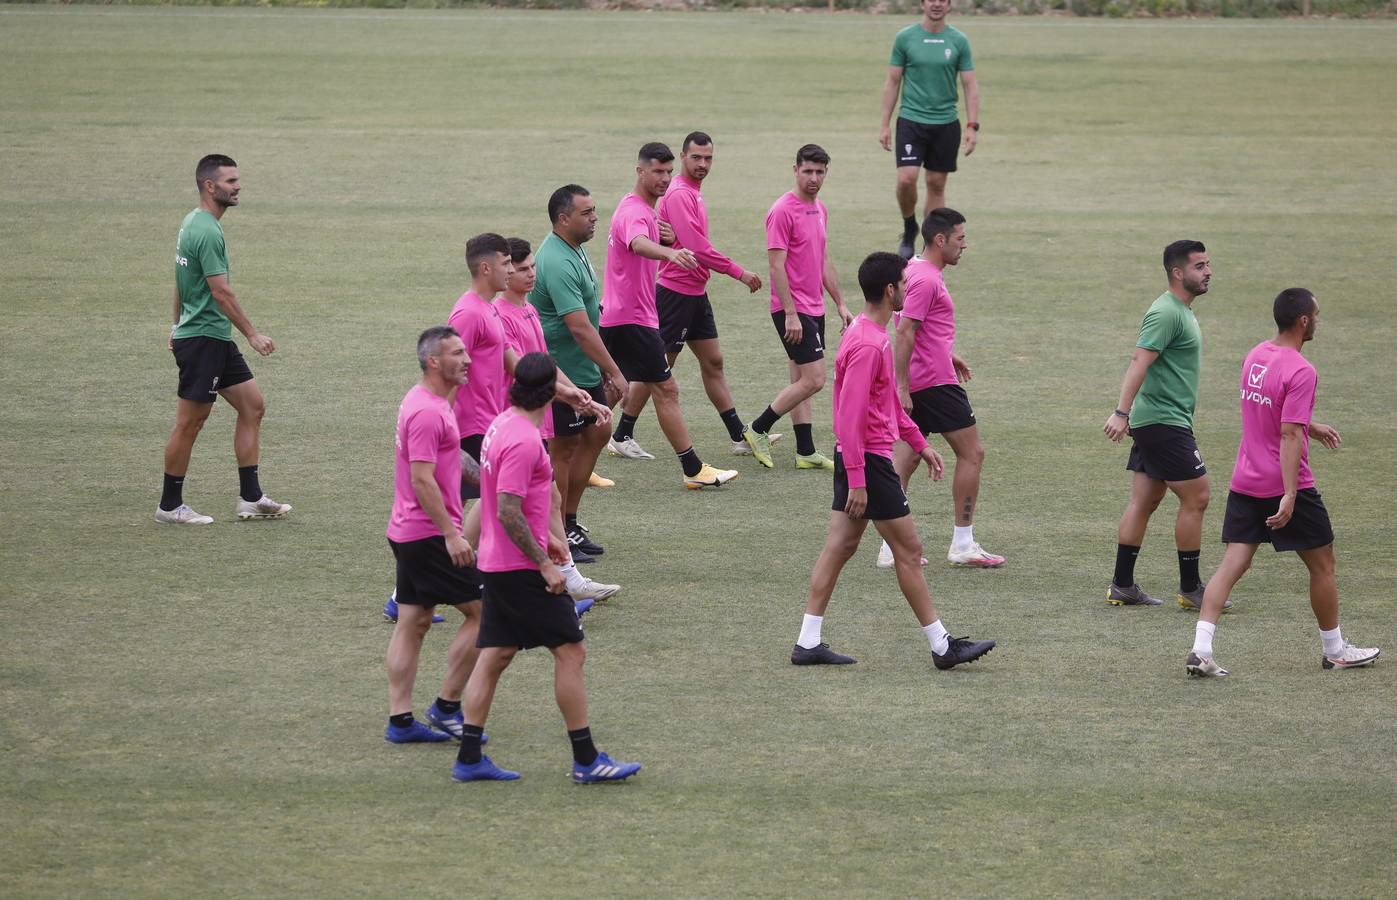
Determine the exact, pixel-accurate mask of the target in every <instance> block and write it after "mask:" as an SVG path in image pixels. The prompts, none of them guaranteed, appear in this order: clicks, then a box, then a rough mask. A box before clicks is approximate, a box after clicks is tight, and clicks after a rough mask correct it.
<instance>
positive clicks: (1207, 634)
mask: <svg viewBox="0 0 1397 900" xmlns="http://www.w3.org/2000/svg"><path fill="white" fill-rule="evenodd" d="M1217 630H1218V627H1217V626H1216V625H1214V624H1213V623H1212V622H1204V621H1203V620H1202V619H1199V620H1198V625H1197V627H1195V628H1194V629H1193V652H1194V653H1195V654H1197V655H1198V656H1212V655H1213V635H1215V634H1217Z"/></svg>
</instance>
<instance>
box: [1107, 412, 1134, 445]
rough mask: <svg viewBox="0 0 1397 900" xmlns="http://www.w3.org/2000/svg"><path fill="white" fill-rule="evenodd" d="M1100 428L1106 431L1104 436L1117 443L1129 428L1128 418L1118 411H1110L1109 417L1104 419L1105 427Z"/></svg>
mask: <svg viewBox="0 0 1397 900" xmlns="http://www.w3.org/2000/svg"><path fill="white" fill-rule="evenodd" d="M1101 430H1102V431H1104V432H1106V437H1108V438H1110V439H1111V440H1113V441H1115V442H1116V443H1117V444H1119V443H1120V442H1121V438H1123V437H1125V435H1126V432H1128V431H1129V430H1130V420H1129V419H1128V418H1126V417H1125V416H1123V415H1121V414H1119V413H1116V412H1112V413H1111V417H1110V418H1109V419H1107V420H1106V427H1105V428H1103V429H1101Z"/></svg>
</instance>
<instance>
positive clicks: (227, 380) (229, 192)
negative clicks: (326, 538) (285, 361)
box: [155, 153, 291, 525]
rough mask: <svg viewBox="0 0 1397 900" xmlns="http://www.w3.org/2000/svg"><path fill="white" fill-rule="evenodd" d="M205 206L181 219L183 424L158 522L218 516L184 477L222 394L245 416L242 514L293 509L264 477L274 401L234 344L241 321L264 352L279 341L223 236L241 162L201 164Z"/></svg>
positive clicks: (236, 430)
mask: <svg viewBox="0 0 1397 900" xmlns="http://www.w3.org/2000/svg"><path fill="white" fill-rule="evenodd" d="M194 182H195V184H196V185H198V188H199V206H198V208H197V209H195V210H193V211H192V212H190V213H189V215H187V216H185V217H184V221H183V222H182V223H180V228H179V237H177V238H176V239H175V294H174V325H172V326H171V328H170V341H169V345H168V346H169V349H170V351H171V352H172V353H174V355H175V364H176V365H177V366H178V367H179V389H178V395H179V401H178V405H177V406H176V408H175V427H174V428H173V429H171V431H170V439H169V441H167V442H166V444H165V481H164V488H163V489H162V491H161V494H160V503H159V505H157V506H156V508H155V521H157V522H160V523H163V524H166V525H208V524H211V523H212V522H213V518H212V517H210V516H205V515H201V514H199V513H197V512H195V511H194V510H193V509H191V508H189V507H188V506H186V505H185V502H184V476H185V474H186V473H187V472H188V471H189V457H190V456H192V455H193V453H194V441H195V439H196V438H198V437H199V430H200V429H201V428H203V427H204V423H205V422H206V421H208V418H209V413H211V412H212V411H213V403H214V401H215V400H216V399H218V398H219V397H222V398H223V399H224V400H226V401H228V403H229V404H230V405H231V406H232V407H233V409H234V410H235V411H236V412H237V414H238V419H237V424H236V425H235V426H234V427H233V455H234V457H236V458H237V461H238V502H237V504H236V506H235V510H234V511H235V513H236V515H237V517H238V518H239V519H243V520H247V519H280V518H281V517H282V516H285V515H286V514H287V513H289V512H291V507H290V505H289V504H286V503H278V502H276V501H275V500H273V499H271V498H270V497H268V496H267V495H266V494H264V493H262V487H261V485H260V484H259V482H258V478H257V465H258V457H259V454H260V450H259V441H260V437H261V431H262V416H263V414H264V413H265V412H266V401H265V400H264V399H263V397H262V389H261V388H259V387H258V386H257V379H255V378H253V377H252V370H251V369H249V368H248V366H247V361H246V360H244V359H243V355H242V354H241V353H239V352H238V345H237V344H235V343H233V326H237V329H238V330H239V331H241V332H242V333H243V336H244V337H246V338H247V343H248V346H250V347H251V348H252V349H253V350H256V351H257V352H258V353H260V354H262V355H263V356H270V355H271V353H272V351H274V350H276V343H275V342H274V341H273V340H272V339H271V338H269V337H267V336H266V335H265V334H262V333H261V332H260V331H258V330H257V329H256V328H254V327H252V321H251V320H250V319H248V317H247V314H246V313H245V312H243V308H242V305H241V304H240V303H239V302H238V298H237V296H236V295H235V294H234V293H233V288H232V287H231V286H230V285H229V283H228V279H229V275H228V246H227V244H226V243H225V241H224V239H223V226H222V224H221V222H222V219H223V214H224V213H225V212H227V211H228V207H230V206H237V205H238V195H239V193H241V191H242V181H241V180H240V179H239V177H238V164H237V163H235V162H233V160H232V159H230V158H229V157H227V156H223V155H221V154H216V153H215V154H210V155H208V156H205V157H204V158H203V159H201V160H199V164H198V165H197V166H196V167H195V169H194Z"/></svg>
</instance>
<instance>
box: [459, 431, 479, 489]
mask: <svg viewBox="0 0 1397 900" xmlns="http://www.w3.org/2000/svg"><path fill="white" fill-rule="evenodd" d="M484 442H485V435H483V434H468V435H466V436H465V437H463V438H461V449H462V450H464V451H466V452H467V453H469V454H470V455H471V459H473V460H475V462H476V464H477V465H479V464H480V445H481V444H482V443H484ZM461 499H462V500H479V499H480V485H478V484H466V482H465V481H464V480H463V481H462V482H461Z"/></svg>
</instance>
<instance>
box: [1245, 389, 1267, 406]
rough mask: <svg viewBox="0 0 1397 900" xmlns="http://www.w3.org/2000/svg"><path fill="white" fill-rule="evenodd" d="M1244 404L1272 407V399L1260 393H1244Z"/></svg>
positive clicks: (1246, 391)
mask: <svg viewBox="0 0 1397 900" xmlns="http://www.w3.org/2000/svg"><path fill="white" fill-rule="evenodd" d="M1242 402H1244V403H1255V404H1256V405H1257V406H1270V405H1271V398H1270V397H1268V396H1266V395H1265V394H1263V393H1261V392H1260V391H1248V390H1243V391H1242Z"/></svg>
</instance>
